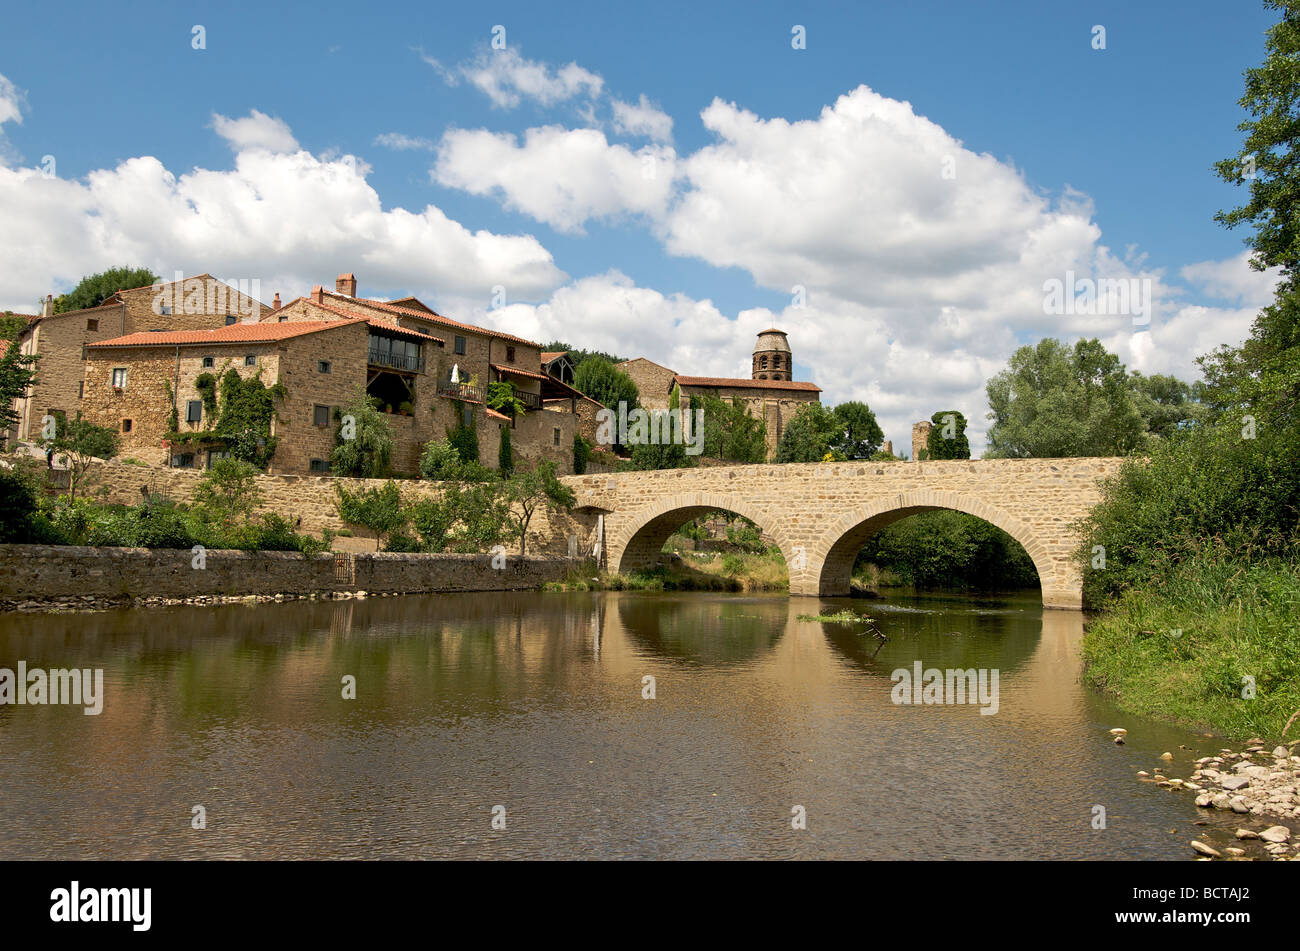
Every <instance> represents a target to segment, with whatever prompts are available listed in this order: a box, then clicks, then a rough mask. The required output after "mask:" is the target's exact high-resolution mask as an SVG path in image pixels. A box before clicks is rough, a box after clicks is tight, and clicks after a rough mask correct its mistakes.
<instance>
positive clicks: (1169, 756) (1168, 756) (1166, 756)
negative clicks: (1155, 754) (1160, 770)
mask: <svg viewBox="0 0 1300 951" xmlns="http://www.w3.org/2000/svg"><path fill="white" fill-rule="evenodd" d="M1160 758H1161V759H1162V760H1164V761H1165V762H1169V761H1170V760H1172V759H1173V758H1174V754H1173V753H1161V754H1160Z"/></svg>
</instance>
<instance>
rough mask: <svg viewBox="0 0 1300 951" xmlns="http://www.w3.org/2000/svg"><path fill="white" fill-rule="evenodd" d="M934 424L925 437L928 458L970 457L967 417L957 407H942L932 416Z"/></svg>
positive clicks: (931, 419) (931, 420)
mask: <svg viewBox="0 0 1300 951" xmlns="http://www.w3.org/2000/svg"><path fill="white" fill-rule="evenodd" d="M930 422H931V423H932V424H933V425H932V426H931V427H930V434H929V435H928V436H926V439H925V449H926V458H928V459H969V458H970V440H969V439H967V438H966V417H965V416H963V415H962V414H961V413H959V412H958V411H957V410H955V409H941V410H939V412H937V413H935V414H934V415H933V416H931V417H930Z"/></svg>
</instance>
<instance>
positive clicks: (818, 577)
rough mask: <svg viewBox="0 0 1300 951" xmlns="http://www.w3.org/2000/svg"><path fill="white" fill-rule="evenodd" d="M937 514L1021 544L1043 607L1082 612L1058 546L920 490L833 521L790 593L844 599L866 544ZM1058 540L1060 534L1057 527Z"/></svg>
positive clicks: (957, 497) (1001, 515)
mask: <svg viewBox="0 0 1300 951" xmlns="http://www.w3.org/2000/svg"><path fill="white" fill-rule="evenodd" d="M940 509H949V510H952V511H955V512H965V513H966V514H967V515H973V516H975V517H976V518H980V519H983V520H984V521H986V522H988V523H989V524H991V525H994V526H996V527H997V528H1000V529H1002V531H1004V532H1006V533H1007V534H1008V535H1010V536H1011V537H1012V538H1014V539H1015V540H1016V541H1017V542H1019V543H1020V545H1021V546H1022V547H1023V548H1024V549H1025V552H1026V553H1027V554H1028V555H1029V557H1030V559H1031V560H1032V561H1033V563H1034V568H1035V569H1036V570H1037V572H1038V582H1039V585H1040V587H1041V589H1042V595H1043V605H1044V606H1045V607H1067V608H1078V607H1080V606H1081V601H1082V593H1081V586H1080V579H1079V575H1078V570H1077V568H1076V567H1075V566H1074V563H1073V561H1072V560H1071V559H1070V553H1069V552H1068V551H1067V550H1063V549H1062V547H1061V545H1060V544H1057V545H1055V546H1053V545H1052V544H1050V542H1049V536H1048V534H1047V533H1044V532H1042V531H1040V530H1039V529H1038V528H1036V527H1035V526H1033V525H1031V524H1030V523H1028V522H1026V521H1024V520H1022V519H1020V518H1017V517H1016V516H1014V515H1012V514H1011V513H1009V512H1007V511H1006V510H1004V509H1002V508H998V507H996V506H993V505H990V504H988V503H987V502H985V501H983V500H981V499H979V498H976V497H973V496H969V495H964V494H961V493H957V492H943V491H936V490H932V489H918V490H915V491H911V492H904V493H902V494H900V495H896V496H892V497H890V498H887V499H880V500H878V501H873V502H871V503H869V504H866V505H863V506H861V507H858V508H855V509H854V510H852V511H849V512H846V513H845V514H844V515H842V516H840V517H839V518H837V519H835V520H833V521H832V523H831V524H830V526H829V527H828V529H827V530H826V532H825V534H824V535H823V536H822V538H821V540H819V541H818V542H817V543H816V544H815V545H814V546H813V548H812V550H811V551H809V553H808V555H809V557H808V559H807V561H808V567H807V570H806V571H805V572H803V573H802V574H801V577H800V578H799V580H798V584H796V579H795V573H794V572H791V578H790V592H791V593H792V594H818V595H821V596H824V597H830V596H835V595H844V594H848V593H849V580H850V578H851V576H852V573H853V562H854V560H855V559H856V557H857V554H858V552H859V551H860V550H861V549H862V547H863V545H865V544H866V542H867V539H869V538H870V537H871V536H872V535H874V534H875V533H876V532H878V531H880V530H881V529H882V528H885V527H886V526H888V525H891V524H893V523H894V522H897V521H899V520H901V519H904V518H907V517H909V516H911V515H916V514H918V513H920V512H933V511H937V510H940ZM1056 534H1058V535H1059V534H1060V532H1059V526H1058V527H1057V530H1056Z"/></svg>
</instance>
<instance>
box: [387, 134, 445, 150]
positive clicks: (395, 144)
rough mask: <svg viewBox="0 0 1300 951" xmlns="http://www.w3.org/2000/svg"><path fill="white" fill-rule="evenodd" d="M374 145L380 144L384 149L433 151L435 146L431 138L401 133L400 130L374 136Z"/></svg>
mask: <svg viewBox="0 0 1300 951" xmlns="http://www.w3.org/2000/svg"><path fill="white" fill-rule="evenodd" d="M375 145H378V146H382V147H383V148H386V149H394V150H396V151H399V152H403V151H410V150H413V149H421V150H424V151H429V152H431V151H433V149H434V148H436V146H435V144H434V142H433V141H432V140H431V139H425V138H421V137H419V136H411V135H403V134H402V133H401V132H384V133H383V134H381V135H377V136H375Z"/></svg>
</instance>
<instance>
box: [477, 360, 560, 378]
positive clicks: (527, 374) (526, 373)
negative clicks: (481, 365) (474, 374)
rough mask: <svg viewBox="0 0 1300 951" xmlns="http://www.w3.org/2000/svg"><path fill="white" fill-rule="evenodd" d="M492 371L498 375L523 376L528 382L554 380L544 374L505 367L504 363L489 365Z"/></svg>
mask: <svg viewBox="0 0 1300 951" xmlns="http://www.w3.org/2000/svg"><path fill="white" fill-rule="evenodd" d="M488 366H490V367H491V368H492V369H494V370H496V371H497V372H498V373H509V374H511V375H512V376H523V377H527V378H528V379H530V380H554V379H555V378H554V377H551V376H547V375H546V374H545V373H533V372H532V371H531V370H521V369H519V368H518V367H512V366H507V365H506V364H504V363H489V364H488Z"/></svg>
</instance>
